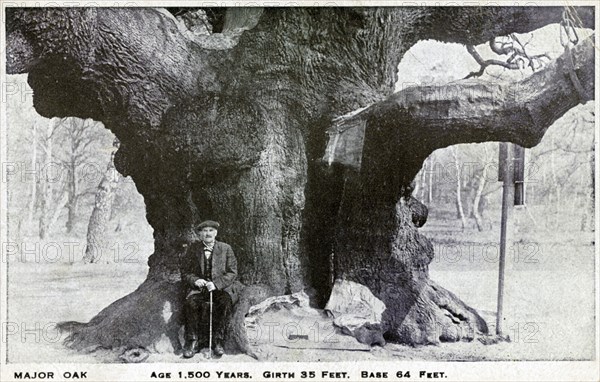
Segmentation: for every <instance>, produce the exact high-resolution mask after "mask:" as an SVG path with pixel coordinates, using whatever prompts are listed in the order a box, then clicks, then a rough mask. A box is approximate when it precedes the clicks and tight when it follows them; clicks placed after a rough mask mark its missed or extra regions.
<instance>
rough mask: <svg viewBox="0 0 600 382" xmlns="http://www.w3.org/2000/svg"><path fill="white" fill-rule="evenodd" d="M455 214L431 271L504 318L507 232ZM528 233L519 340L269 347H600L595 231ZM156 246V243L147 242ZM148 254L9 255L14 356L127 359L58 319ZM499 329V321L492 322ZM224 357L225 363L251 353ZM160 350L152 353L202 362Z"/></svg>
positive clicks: (518, 288)
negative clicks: (92, 347) (52, 259)
mask: <svg viewBox="0 0 600 382" xmlns="http://www.w3.org/2000/svg"><path fill="white" fill-rule="evenodd" d="M459 228H460V227H459V226H458V225H457V224H454V222H452V221H450V222H445V223H442V222H440V221H437V222H436V221H435V219H432V221H431V222H430V223H428V225H426V226H425V228H423V231H424V232H425V233H426V234H427V235H428V236H429V237H430V238H432V240H433V242H434V245H435V248H436V258H435V259H434V261H433V262H432V264H431V265H430V273H431V278H432V279H433V280H435V281H437V282H438V283H439V284H441V285H443V286H444V287H446V288H447V289H449V290H451V291H453V292H454V293H456V294H457V295H458V296H460V297H461V298H462V299H463V300H464V301H465V302H466V303H467V304H469V305H471V306H472V307H474V308H475V309H477V310H478V311H479V312H480V313H481V314H482V315H483V316H484V318H485V319H486V320H487V321H488V324H489V325H490V326H492V327H493V326H494V325H495V310H496V293H497V277H498V260H497V245H496V243H497V241H498V239H497V237H496V236H497V231H489V232H482V233H480V232H476V231H472V230H469V231H466V232H463V231H462V230H460V229H459ZM514 237H515V239H518V240H519V241H518V242H517V243H516V244H515V245H514V246H513V247H512V248H511V249H510V250H509V255H508V258H507V264H506V287H505V288H506V289H505V303H504V312H505V314H504V316H505V319H504V332H505V334H507V335H509V336H510V337H511V340H512V341H511V342H502V343H498V344H495V345H483V344H482V343H480V342H479V341H473V342H471V343H451V344H441V345H439V346H421V347H409V346H402V345H394V344H388V345H386V346H385V347H384V348H379V347H376V348H373V349H372V350H371V351H368V352H363V351H352V352H350V351H348V352H343V351H329V350H302V351H299V350H293V349H281V348H279V349H271V350H269V349H267V350H266V352H267V353H269V352H271V356H270V357H268V359H271V360H274V361H295V360H299V359H302V360H305V361H311V360H314V361H317V360H321V361H336V360H340V359H344V360H394V359H408V360H441V361H442V360H444V361H445V360H467V361H469V360H564V359H590V358H592V357H593V356H594V336H595V331H594V330H595V329H594V328H595V318H594V309H595V307H594V302H595V301H596V300H597V298H596V296H595V295H594V246H593V243H592V239H593V237H592V235H591V234H582V233H579V232H576V231H573V232H572V233H571V234H567V233H565V232H561V234H560V236H559V235H557V234H556V232H551V231H548V230H545V229H544V230H542V229H539V230H538V229H533V230H529V231H528V232H526V233H523V232H516V233H515V236H514ZM142 250H143V251H148V250H149V248H142ZM146 273H147V265H146V264H145V261H136V262H118V263H115V262H112V261H108V262H101V263H99V264H93V265H86V264H82V263H81V262H78V261H76V262H73V263H70V262H68V261H57V262H56V263H48V262H35V261H32V260H31V259H30V261H28V262H20V261H15V259H11V261H10V263H9V304H8V306H9V311H8V317H9V320H8V321H9V323H8V324H7V326H6V328H3V329H5V330H6V333H7V335H8V359H9V362H117V360H116V358H115V355H114V354H111V353H102V352H97V353H95V354H80V353H75V352H72V351H70V350H68V349H66V348H65V347H64V346H63V345H62V344H61V342H62V340H63V339H64V335H60V334H59V333H57V332H56V330H55V329H54V328H53V325H54V324H55V323H56V322H60V321H65V320H75V321H82V322H87V321H89V320H90V319H91V318H92V317H93V316H94V315H95V314H96V313H98V312H99V311H100V310H101V309H102V308H104V307H106V306H107V305H109V304H110V303H111V302H113V301H114V300H116V299H118V298H120V297H122V296H124V295H125V294H127V293H130V292H132V291H133V290H134V289H135V288H136V287H137V286H138V285H139V284H140V283H141V282H142V281H143V279H144V278H145V276H146ZM492 330H493V328H492ZM251 360H252V359H251V358H249V357H247V356H244V355H237V356H227V355H226V356H224V357H223V358H222V359H221V360H220V362H228V361H235V362H239V361H251ZM199 361H202V357H200V356H196V357H195V358H194V359H193V360H191V361H190V360H183V359H182V358H181V356H178V355H174V354H153V355H151V356H150V358H148V362H199Z"/></svg>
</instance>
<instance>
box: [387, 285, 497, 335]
mask: <svg viewBox="0 0 600 382" xmlns="http://www.w3.org/2000/svg"><path fill="white" fill-rule="evenodd" d="M415 285H418V286H419V287H418V288H415ZM396 289H397V291H396V292H395V293H394V292H392V293H391V294H388V296H387V299H386V300H387V301H384V302H385V303H386V307H387V309H386V311H385V312H384V314H383V321H384V328H385V329H384V330H385V337H386V339H387V340H389V341H392V342H399V343H404V344H410V345H436V344H439V343H440V342H458V341H468V342H470V341H472V340H473V339H474V338H475V337H477V335H484V334H487V333H488V327H487V324H486V322H485V320H484V319H483V318H482V317H481V316H480V315H479V314H478V313H477V311H476V310H475V309H473V308H471V307H469V306H467V305H466V304H465V303H464V302H463V301H461V300H460V299H459V298H458V297H457V296H456V295H454V294H453V293H452V292H450V291H448V290H446V289H444V288H442V287H440V286H439V285H438V284H437V283H435V282H433V281H431V280H427V281H425V282H417V283H416V284H413V286H412V287H411V289H410V291H408V290H406V289H404V288H396ZM401 296H402V297H404V300H403V303H402V304H398V303H397V302H396V303H395V302H394V301H393V300H391V299H390V298H394V297H401ZM408 301H410V304H408V305H407V304H406V302H408Z"/></svg>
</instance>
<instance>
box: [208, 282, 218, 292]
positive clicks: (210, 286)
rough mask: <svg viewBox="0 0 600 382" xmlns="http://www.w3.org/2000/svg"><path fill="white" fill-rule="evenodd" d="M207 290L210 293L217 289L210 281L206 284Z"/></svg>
mask: <svg viewBox="0 0 600 382" xmlns="http://www.w3.org/2000/svg"><path fill="white" fill-rule="evenodd" d="M206 289H208V291H209V292H212V291H213V290H215V289H217V287H216V286H215V284H213V282H212V281H209V282H207V283H206Z"/></svg>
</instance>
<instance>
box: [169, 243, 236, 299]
mask: <svg viewBox="0 0 600 382" xmlns="http://www.w3.org/2000/svg"><path fill="white" fill-rule="evenodd" d="M180 270H181V279H182V280H183V282H184V284H185V285H186V286H187V292H186V296H189V295H190V294H193V293H197V292H198V291H199V289H198V287H197V286H196V285H195V284H194V283H195V282H196V281H197V280H199V279H201V278H202V275H203V274H204V244H203V243H202V241H196V242H193V243H191V244H190V245H188V247H187V250H186V251H185V252H184V253H183V255H182V257H181V262H180ZM236 278H237V260H236V259H235V255H234V254H233V249H231V246H230V245H229V244H225V243H222V242H220V241H215V246H214V248H213V253H212V282H213V283H214V284H215V287H216V288H217V289H219V290H224V291H225V292H227V293H228V294H229V296H231V300H232V301H233V303H234V304H235V303H236V302H237V300H238V293H237V290H236V289H237V288H236V286H235V285H234V281H235V279H236Z"/></svg>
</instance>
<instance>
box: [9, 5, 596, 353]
mask: <svg viewBox="0 0 600 382" xmlns="http://www.w3.org/2000/svg"><path fill="white" fill-rule="evenodd" d="M218 13H220V17H214V18H213V20H223V22H222V24H221V23H220V22H219V24H218V27H217V25H216V24H213V25H212V27H213V28H212V31H213V32H215V33H213V34H211V35H197V34H194V33H192V32H191V31H190V30H189V29H187V27H186V26H185V25H183V24H182V23H180V22H178V20H177V19H176V18H175V17H173V16H172V15H171V14H169V13H168V12H166V11H164V10H155V9H111V8H86V9H58V10H45V9H11V10H9V12H8V15H7V28H8V35H7V41H8V47H7V61H8V63H7V69H8V71H9V72H10V73H21V72H27V73H29V83H30V84H31V86H32V88H33V90H34V100H35V102H34V104H35V107H36V110H37V111H38V112H39V113H40V114H41V115H44V116H62V117H65V116H78V117H81V118H92V119H95V120H98V121H102V122H103V123H104V125H105V126H106V127H107V128H109V129H111V131H113V132H114V133H115V135H116V136H117V137H118V139H119V141H120V142H121V146H120V148H119V151H118V152H117V154H116V157H115V165H116V167H117V169H118V170H119V171H120V172H121V173H122V174H123V175H131V176H132V178H133V179H134V181H135V183H136V185H137V187H138V189H139V191H140V192H141V193H142V194H143V195H144V197H145V200H146V206H147V218H148V221H149V222H150V224H151V225H152V227H153V228H154V238H155V252H154V254H153V255H152V256H151V257H150V259H149V265H150V271H149V274H148V278H147V280H146V281H145V282H144V283H143V284H142V285H140V287H139V288H138V289H137V290H136V291H135V292H133V293H132V294H130V295H128V296H126V297H124V298H122V299H120V300H118V301H116V302H115V303H113V304H112V305H110V306H109V307H107V308H106V309H104V310H103V311H102V312H100V313H99V314H98V315H97V316H96V317H94V318H93V319H92V320H91V321H90V322H89V323H87V324H74V323H70V324H65V325H63V327H68V328H69V329H70V330H71V331H72V334H71V337H70V341H71V344H72V345H73V346H75V347H77V348H89V347H90V346H104V347H117V346H121V345H125V346H129V347H131V346H149V345H150V344H152V343H154V342H156V341H157V340H158V339H160V338H161V337H162V335H163V334H165V333H167V337H169V338H170V339H171V341H172V343H173V344H174V346H177V340H176V333H177V332H178V330H179V322H178V320H177V317H178V315H177V314H173V315H172V316H171V317H172V318H171V319H170V320H169V321H168V322H165V320H164V319H163V309H164V307H166V306H170V307H171V308H172V309H173V311H174V313H178V309H179V307H180V305H181V301H180V295H179V291H180V290H181V288H180V287H179V285H178V282H179V278H178V273H179V272H178V264H177V261H176V260H175V259H176V258H177V255H178V253H180V251H181V244H182V241H183V238H184V237H185V236H186V235H185V233H186V232H187V231H188V230H189V228H190V226H191V225H192V224H193V223H195V221H194V220H195V219H196V218H201V219H204V218H209V217H210V218H214V219H217V220H220V221H221V222H222V223H223V227H224V228H223V230H222V232H221V233H220V235H221V237H222V238H223V239H224V240H225V241H228V242H230V243H231V244H232V245H233V246H234V248H236V250H237V253H238V260H239V263H240V276H241V280H242V281H243V282H244V283H246V284H249V285H252V287H249V288H246V292H245V296H244V299H243V300H242V303H241V304H239V305H238V307H237V311H236V314H235V317H238V318H239V317H242V318H243V313H244V312H243V310H244V309H245V308H247V307H248V305H249V304H251V303H252V302H254V301H257V300H259V299H261V298H264V297H265V296H269V295H273V294H282V293H289V292H293V291H297V290H299V289H301V288H303V287H304V286H306V285H311V286H314V287H315V288H316V290H317V293H318V294H319V295H320V296H323V297H324V299H325V298H326V296H327V294H328V290H327V288H328V284H326V283H321V280H323V279H328V277H323V276H327V275H330V274H331V272H334V276H335V277H336V278H344V279H347V280H352V281H356V282H359V283H361V284H363V285H366V286H368V287H369V288H370V289H371V291H372V292H373V293H374V294H375V295H376V296H377V297H379V298H380V299H381V300H382V301H383V302H384V303H385V304H386V306H387V310H386V312H385V315H384V321H383V329H384V331H385V333H386V336H387V337H388V339H390V340H396V341H400V342H405V343H411V344H417V343H437V342H439V341H440V340H442V341H457V340H460V339H470V338H471V334H470V333H474V332H476V331H479V332H486V331H487V328H486V325H485V322H484V321H483V320H482V319H481V317H479V315H478V314H477V313H476V312H475V311H474V310H473V309H472V308H470V307H468V306H466V305H465V304H464V303H463V302H462V301H460V300H459V299H458V298H457V297H456V296H455V295H453V294H452V293H451V292H449V291H446V290H445V289H443V288H442V287H440V286H439V285H437V284H435V283H434V282H432V281H431V280H429V277H428V264H429V262H430V261H431V259H432V258H433V248H432V245H431V243H430V242H429V241H428V240H427V239H426V238H425V237H424V236H423V235H422V234H420V233H419V232H418V230H417V228H418V227H419V226H421V225H422V224H424V222H425V216H426V214H424V208H423V206H422V205H420V204H419V203H418V202H417V201H416V200H415V199H413V198H412V197H411V192H412V188H411V186H410V184H411V182H412V180H413V179H414V177H415V175H416V174H417V172H418V171H419V169H420V168H421V166H422V163H423V161H424V160H425V159H426V158H427V156H428V155H429V154H431V152H433V151H434V150H435V149H437V148H440V147H446V146H450V145H453V144H458V143H463V142H482V141H488V140H507V141H512V142H515V143H518V144H520V145H523V146H526V147H531V146H533V145H535V144H537V143H538V142H539V140H540V139H541V138H542V136H543V134H544V132H545V130H546V129H547V128H548V126H550V125H551V124H552V123H553V122H554V121H555V120H556V119H558V118H559V117H560V116H561V115H563V114H564V113H565V112H566V111H567V110H569V109H571V108H572V107H574V106H576V105H577V104H579V103H580V102H582V101H586V100H589V99H591V98H592V97H593V93H594V92H593V90H594V89H593V78H594V65H593V48H592V44H591V41H590V40H586V41H582V43H581V44H579V45H578V46H577V47H576V48H575V49H573V57H572V58H573V60H574V67H575V71H576V73H577V77H578V78H579V81H580V82H581V84H582V85H583V87H584V93H583V94H581V95H578V93H577V92H576V91H575V90H576V89H575V87H574V85H573V83H572V82H571V80H570V77H569V75H568V72H569V70H570V69H569V67H570V66H569V63H570V61H567V60H570V57H569V56H566V55H565V56H563V57H560V58H559V59H558V60H557V61H556V62H554V63H553V64H550V65H548V67H547V68H546V69H545V70H542V71H540V72H538V73H536V74H534V75H532V76H530V77H528V78H526V79H523V80H521V81H518V82H515V83H509V84H496V83H489V82H486V81H484V80H481V79H471V80H467V81H465V82H460V83H456V84H454V85H450V86H447V87H442V88H440V89H432V88H431V87H427V86H421V87H416V88H414V89H405V90H404V91H401V92H399V93H397V94H395V95H393V96H391V97H390V95H391V94H392V92H393V90H394V85H395V82H396V76H397V74H396V68H397V65H398V63H399V61H400V59H401V57H402V56H403V54H404V53H405V52H406V51H407V50H408V48H410V47H411V46H412V45H413V44H415V43H416V42H417V41H418V40H421V39H436V40H440V41H446V42H459V43H462V44H471V45H475V44H480V43H483V42H486V41H489V40H490V39H492V38H494V37H496V36H504V35H508V34H510V33H519V32H524V31H530V30H534V29H536V28H539V27H541V26H543V25H546V24H548V23H552V22H558V21H560V20H561V17H562V14H563V9H562V8H557V7H541V8H533V7H518V8H504V7H489V8H487V7H477V8H458V7H457V8H417V7H411V8H362V9H351V8H335V9H333V8H321V9H314V8H276V9H264V10H263V9H260V8H254V9H222V10H219V11H218ZM576 13H577V16H578V17H579V18H580V20H581V26H584V27H588V28H593V26H594V20H593V9H592V8H578V9H577V10H576ZM221 16H222V17H221ZM213 22H214V21H213ZM115 68H118V70H115ZM438 92H439V93H438ZM438 95H439V96H438ZM473 95H475V96H476V102H471V100H472V98H471V97H472V96H473ZM580 97H583V99H581V98H580ZM499 99H500V100H503V102H497V100H499ZM525 99H527V101H528V102H527V103H525V102H523V101H524V100H525ZM369 105H371V106H370V107H368V108H367V109H365V110H364V111H362V112H360V113H358V114H356V115H354V116H352V117H350V118H348V120H347V122H348V123H350V124H354V123H357V124H360V125H363V126H364V130H363V131H364V140H363V142H364V144H363V146H362V156H361V162H360V166H359V167H358V168H356V167H353V166H346V165H344V164H341V163H340V162H338V160H339V156H338V155H336V150H335V148H334V149H333V157H334V160H333V163H334V165H333V167H332V168H325V167H324V166H323V163H322V161H321V158H322V156H323V153H324V151H325V150H324V149H325V147H326V144H327V142H326V135H325V134H324V133H325V131H326V130H327V129H328V128H329V127H330V121H332V120H333V119H334V118H335V117H339V116H342V115H345V114H347V113H348V112H350V111H353V110H357V109H359V108H364V107H367V106H369ZM465 116H468V118H465ZM189 137H191V139H188V138H189ZM417 142H418V144H416V143H417ZM167 174H168V176H167ZM192 211H197V212H198V214H197V215H196V214H194V213H192ZM323 227H327V228H325V229H323ZM365 227H368V228H365ZM366 230H368V231H366ZM365 235H366V236H368V237H369V241H368V243H366V242H365V239H364V238H365ZM317 236H320V237H317ZM332 248H333V251H334V254H335V262H334V269H331V267H330V265H329V264H330V258H331V257H330V256H331V249H332ZM140 311H143V312H144V322H143V325H141V324H140V323H139V312H140ZM438 325H442V326H444V327H446V328H447V330H445V331H444V334H443V335H441V336H440V335H438V333H437V330H436V329H437V327H438ZM238 345H240V346H242V347H243V346H244V344H243V339H241V340H239V341H238Z"/></svg>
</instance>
